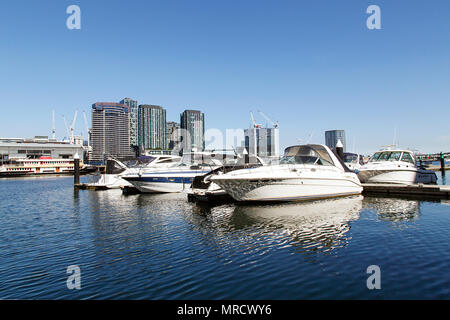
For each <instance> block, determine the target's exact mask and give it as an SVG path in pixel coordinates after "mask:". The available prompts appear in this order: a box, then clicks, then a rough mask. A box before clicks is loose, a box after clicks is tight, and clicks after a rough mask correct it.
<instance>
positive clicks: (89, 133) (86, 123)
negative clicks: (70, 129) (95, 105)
mask: <svg viewBox="0 0 450 320" xmlns="http://www.w3.org/2000/svg"><path fill="white" fill-rule="evenodd" d="M83 118H84V124H85V125H86V132H87V135H88V145H87V146H88V149H89V148H90V146H91V145H90V141H91V129H89V123H88V120H87V116H86V111H84V110H83Z"/></svg>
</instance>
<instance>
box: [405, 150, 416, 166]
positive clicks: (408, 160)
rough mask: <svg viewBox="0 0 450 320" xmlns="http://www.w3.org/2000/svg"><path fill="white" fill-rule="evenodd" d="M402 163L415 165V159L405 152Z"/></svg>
mask: <svg viewBox="0 0 450 320" xmlns="http://www.w3.org/2000/svg"><path fill="white" fill-rule="evenodd" d="M402 161H405V162H410V163H412V164H414V159H413V157H411V154H410V153H409V152H403V156H402Z"/></svg>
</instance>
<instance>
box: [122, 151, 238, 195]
mask: <svg viewBox="0 0 450 320" xmlns="http://www.w3.org/2000/svg"><path fill="white" fill-rule="evenodd" d="M235 156H236V155H231V156H230V155H229V154H226V153H218V152H214V151H212V152H210V151H202V152H198V151H194V152H189V153H185V154H183V157H182V159H181V161H180V162H179V163H176V164H173V165H172V166H169V167H165V168H141V169H140V170H138V171H137V172H133V173H128V174H126V175H124V176H123V177H122V178H123V179H125V180H126V181H128V182H129V183H131V184H132V185H133V186H134V187H136V188H137V189H138V190H139V191H140V192H144V193H171V192H183V191H185V190H187V189H189V188H190V187H191V184H192V181H193V179H194V178H195V177H196V176H200V175H204V174H207V173H209V172H211V171H212V170H215V169H217V168H218V167H221V166H222V165H223V163H224V160H225V159H226V158H234V157H235Z"/></svg>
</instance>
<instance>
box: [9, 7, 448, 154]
mask: <svg viewBox="0 0 450 320" xmlns="http://www.w3.org/2000/svg"><path fill="white" fill-rule="evenodd" d="M71 4H76V5H79V6H80V8H81V30H68V29H67V28H66V19H67V17H68V16H69V15H68V14H66V8H67V7H68V6H69V5H71ZM371 4H376V5H378V6H380V8H381V25H382V29H381V30H369V29H367V28H366V19H367V17H368V16H369V15H368V14H366V8H367V7H368V6H369V5H371ZM448 12H450V2H449V1H446V0H442V1H440V0H435V1H401V0H397V1H380V0H372V1H363V0H353V1H352V0H348V1H331V0H329V1H301V0H296V1H283V0H281V1H264V0H258V1H253V0H244V1H242V0H241V1H234V0H228V1H214V0H209V1H200V0H190V1H187V0H186V1H170V0H169V1H167V0H166V1H162V0H161V1H148V0H147V1H144V0H142V1H137V0H128V1H118V0H116V1H114V0H112V1H111V0H109V1H102V0H95V1H92V0H89V1H87V0H84V1H75V0H73V1H65V0H58V1H57V0H54V1H20V0H14V1H11V0H8V1H6V0H2V1H1V2H0V39H1V42H0V94H1V97H2V98H1V102H0V106H1V108H2V115H1V117H0V119H1V120H0V136H2V137H11V136H15V137H30V136H34V135H50V134H51V112H52V110H53V109H55V110H56V114H57V116H56V120H57V121H56V122H57V123H56V130H57V135H58V137H60V138H62V137H63V136H65V129H64V124H63V121H62V117H61V116H62V115H63V114H64V115H65V116H66V118H68V119H69V120H70V119H71V118H72V116H73V113H74V110H75V109H76V108H78V109H79V111H80V112H81V111H82V110H86V111H89V112H90V105H91V104H92V103H94V102H97V101H119V100H121V99H122V98H124V97H131V98H135V99H137V100H138V102H139V103H142V104H144V103H145V104H159V105H161V106H163V107H164V108H166V109H167V118H168V120H175V121H179V114H180V113H181V112H182V111H183V110H184V109H186V108H195V109H200V110H202V111H203V112H205V114H206V127H207V128H218V129H220V130H225V129H226V128H247V127H248V126H249V125H250V116H249V111H251V110H253V111H254V112H255V113H256V111H257V110H263V111H264V112H265V113H266V114H268V115H269V116H270V117H272V118H273V119H275V120H277V121H278V122H279V123H280V135H281V136H280V138H281V145H282V147H285V146H288V145H290V144H296V143H297V142H298V139H301V140H302V141H303V142H306V140H307V138H308V136H310V135H311V134H313V135H312V138H311V139H310V142H317V143H323V142H324V131H325V130H330V129H345V130H346V133H347V147H348V148H350V149H352V148H353V146H355V148H356V151H359V152H363V153H371V152H373V151H375V150H377V149H378V148H379V147H380V146H381V145H386V144H390V143H392V140H393V136H394V131H395V130H397V138H398V142H399V144H400V145H401V146H403V147H411V148H416V149H419V150H420V151H423V152H439V151H441V150H442V151H450V130H449V118H450V117H449V116H450V108H449V102H450V20H449V16H448ZM89 112H88V113H89ZM80 116H81V114H80ZM260 122H263V123H265V121H264V120H263V119H262V118H260ZM84 127H85V126H84V123H83V121H82V118H81V117H79V120H78V121H77V125H76V133H79V132H84V131H85V130H84ZM396 128H397V129H396Z"/></svg>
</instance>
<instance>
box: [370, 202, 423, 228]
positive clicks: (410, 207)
mask: <svg viewBox="0 0 450 320" xmlns="http://www.w3.org/2000/svg"><path fill="white" fill-rule="evenodd" d="M363 204H364V208H365V209H374V210H376V212H377V214H378V217H379V218H380V219H381V220H386V221H391V222H400V221H413V220H416V219H418V218H419V213H420V206H419V201H418V200H407V199H399V198H388V197H377V198H375V197H365V198H364V201H363Z"/></svg>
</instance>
